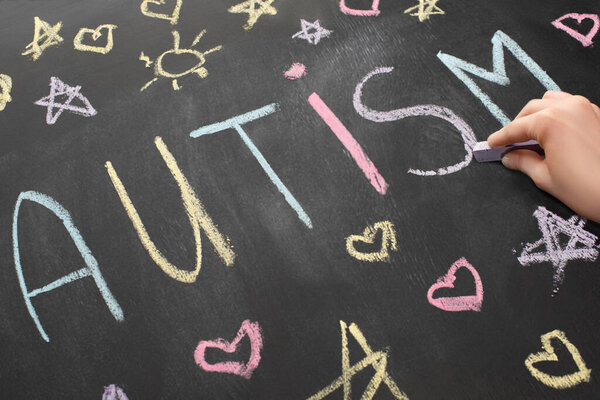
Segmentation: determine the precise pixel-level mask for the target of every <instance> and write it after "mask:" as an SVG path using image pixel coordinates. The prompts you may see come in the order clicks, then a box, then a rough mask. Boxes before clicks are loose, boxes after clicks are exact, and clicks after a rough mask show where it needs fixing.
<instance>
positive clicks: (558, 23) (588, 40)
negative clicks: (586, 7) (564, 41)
mask: <svg viewBox="0 0 600 400" xmlns="http://www.w3.org/2000/svg"><path fill="white" fill-rule="evenodd" d="M568 18H571V19H574V20H576V21H577V23H578V24H579V25H581V21H583V20H584V19H591V20H592V21H594V26H592V29H590V31H589V32H588V34H587V35H585V36H584V35H583V34H581V33H579V32H577V31H576V30H575V29H572V28H569V27H568V26H566V25H565V24H563V23H562V21H563V20H565V19H568ZM552 25H554V27H556V28H558V29H560V30H563V31H565V32H567V33H568V34H569V35H571V36H572V37H574V38H575V39H577V40H578V41H580V42H581V44H582V45H583V46H584V47H588V46H589V45H591V44H592V39H593V38H594V36H596V33H598V28H600V18H599V17H598V15H597V14H577V13H570V14H565V15H563V16H562V17H560V18H557V19H555V20H554V21H552Z"/></svg>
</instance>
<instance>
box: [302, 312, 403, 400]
mask: <svg viewBox="0 0 600 400" xmlns="http://www.w3.org/2000/svg"><path fill="white" fill-rule="evenodd" d="M340 327H341V329H342V374H341V375H340V376H339V378H337V379H335V380H334V381H333V382H331V383H330V384H329V385H328V386H326V387H324V388H323V389H321V390H320V391H319V392H317V393H316V394H314V395H312V396H310V397H309V398H308V400H320V399H324V398H325V397H327V396H329V395H330V394H331V393H333V392H335V391H336V390H338V389H339V388H342V390H343V393H344V400H350V399H351V398H352V377H353V376H354V375H356V374H358V373H359V372H360V371H362V370H364V369H365V368H367V367H368V366H372V367H373V370H374V374H373V377H372V378H371V380H370V381H369V384H368V385H367V387H366V388H365V390H364V392H363V393H362V395H361V397H360V398H361V399H362V400H370V399H372V398H373V396H375V393H376V392H377V390H378V389H379V386H381V384H382V383H383V384H385V385H386V386H387V387H388V389H389V390H390V392H391V393H392V395H393V396H394V398H396V399H399V400H408V396H407V395H406V394H405V393H404V392H402V391H401V390H400V389H399V388H398V385H396V382H394V380H393V379H392V377H391V376H390V374H389V373H388V371H387V361H388V349H385V350H380V351H373V350H372V349H371V347H370V346H369V344H368V343H367V339H366V338H365V336H364V335H363V333H362V332H361V331H360V329H359V328H358V326H357V325H356V324H355V323H352V324H350V326H349V327H348V325H346V323H345V322H344V321H340ZM348 331H350V334H351V335H352V336H353V337H354V340H356V342H357V343H358V344H359V345H360V347H361V348H362V350H363V352H364V353H365V358H363V359H362V360H360V361H358V362H357V363H356V364H354V365H350V349H349V348H348Z"/></svg>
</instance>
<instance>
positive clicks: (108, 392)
mask: <svg viewBox="0 0 600 400" xmlns="http://www.w3.org/2000/svg"><path fill="white" fill-rule="evenodd" d="M102 400H129V398H128V397H127V395H126V394H125V391H124V390H123V389H121V388H120V387H118V386H117V385H114V384H111V385H108V386H105V387H104V393H103V394H102Z"/></svg>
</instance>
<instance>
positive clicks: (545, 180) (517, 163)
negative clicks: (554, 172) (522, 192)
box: [502, 150, 550, 191]
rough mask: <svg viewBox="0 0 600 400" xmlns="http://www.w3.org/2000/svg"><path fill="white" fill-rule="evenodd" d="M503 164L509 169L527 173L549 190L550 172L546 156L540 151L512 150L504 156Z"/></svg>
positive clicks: (535, 181) (538, 185)
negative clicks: (539, 152) (545, 160)
mask: <svg viewBox="0 0 600 400" xmlns="http://www.w3.org/2000/svg"><path fill="white" fill-rule="evenodd" d="M502 164H504V166H505V167H506V168H508V169H514V170H518V171H521V172H523V173H525V174H526V175H528V176H529V177H530V178H531V179H532V180H533V182H534V183H535V184H536V186H537V187H539V188H540V189H542V190H545V191H548V190H549V185H550V173H549V171H548V168H547V166H546V164H545V163H544V158H543V157H542V156H540V155H539V154H538V153H536V152H534V151H530V150H515V151H511V152H510V153H508V154H507V155H505V156H504V157H503V158H502Z"/></svg>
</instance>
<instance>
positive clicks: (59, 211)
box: [12, 191, 123, 342]
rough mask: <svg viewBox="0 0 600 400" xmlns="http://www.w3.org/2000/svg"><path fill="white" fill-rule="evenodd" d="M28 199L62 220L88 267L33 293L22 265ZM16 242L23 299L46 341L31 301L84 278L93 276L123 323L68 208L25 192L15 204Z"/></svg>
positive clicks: (14, 238)
mask: <svg viewBox="0 0 600 400" xmlns="http://www.w3.org/2000/svg"><path fill="white" fill-rule="evenodd" d="M24 200H29V201H32V202H34V203H37V204H39V205H41V206H43V207H46V208H47V209H48V210H50V211H51V212H52V213H53V214H54V215H56V216H57V217H58V219H60V221H61V222H62V224H63V226H64V227H65V229H66V230H67V232H68V233H69V236H70V237H71V239H72V240H73V243H75V246H76V247H77V250H78V251H79V253H80V254H81V256H82V258H83V261H84V263H85V265H86V266H85V267H82V268H80V269H78V270H76V271H73V272H71V273H69V274H67V275H65V276H63V277H61V278H58V279H57V280H55V281H54V282H51V283H49V284H47V285H45V286H43V287H41V288H37V289H33V290H31V291H30V290H29V289H28V288H27V284H26V283H25V276H24V274H23V267H22V265H21V252H20V250H19V227H18V226H19V210H20V209H21V204H22V203H23V201H24ZM12 241H13V256H14V259H15V269H16V270H17V277H18V278H19V285H20V286H21V292H22V293H23V299H24V300H25V305H26V306H27V310H28V311H29V315H31V318H32V319H33V321H34V322H35V325H36V326H37V329H38V331H39V332H40V335H41V336H42V338H43V339H44V340H45V341H46V342H49V341H50V337H49V336H48V334H47V333H46V331H45V330H44V328H43V327H42V323H41V321H40V318H39V317H38V314H37V312H36V310H35V307H34V306H33V303H32V302H31V299H32V298H33V297H35V296H37V295H40V294H42V293H47V292H50V291H52V290H55V289H57V288H59V287H61V286H63V285H66V284H69V283H71V282H74V281H76V280H79V279H83V278H86V277H92V278H93V279H94V282H95V283H96V287H97V288H98V290H99V291H100V294H101V295H102V298H103V299H104V302H105V303H106V306H107V307H108V309H109V310H110V312H111V313H112V315H113V317H114V318H115V319H116V320H117V321H123V310H122V309H121V307H120V306H119V303H118V302H117V300H116V299H115V298H114V296H113V295H112V293H111V291H110V289H109V288H108V286H107V284H106V281H105V280H104V278H103V277H102V273H101V272H100V269H99V268H98V261H96V258H95V257H94V255H93V254H92V252H91V250H90V249H89V248H88V247H87V245H86V244H85V241H84V240H83V237H82V236H81V234H80V233H79V230H78V229H77V227H76V226H75V224H74V223H73V219H72V218H71V214H69V212H68V211H67V210H66V208H64V207H63V206H62V205H61V204H59V203H58V202H57V201H56V200H54V199H53V198H52V197H50V196H48V195H45V194H43V193H39V192H34V191H28V192H21V194H19V197H18V198H17V203H16V204H15V211H14V213H13V225H12Z"/></svg>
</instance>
